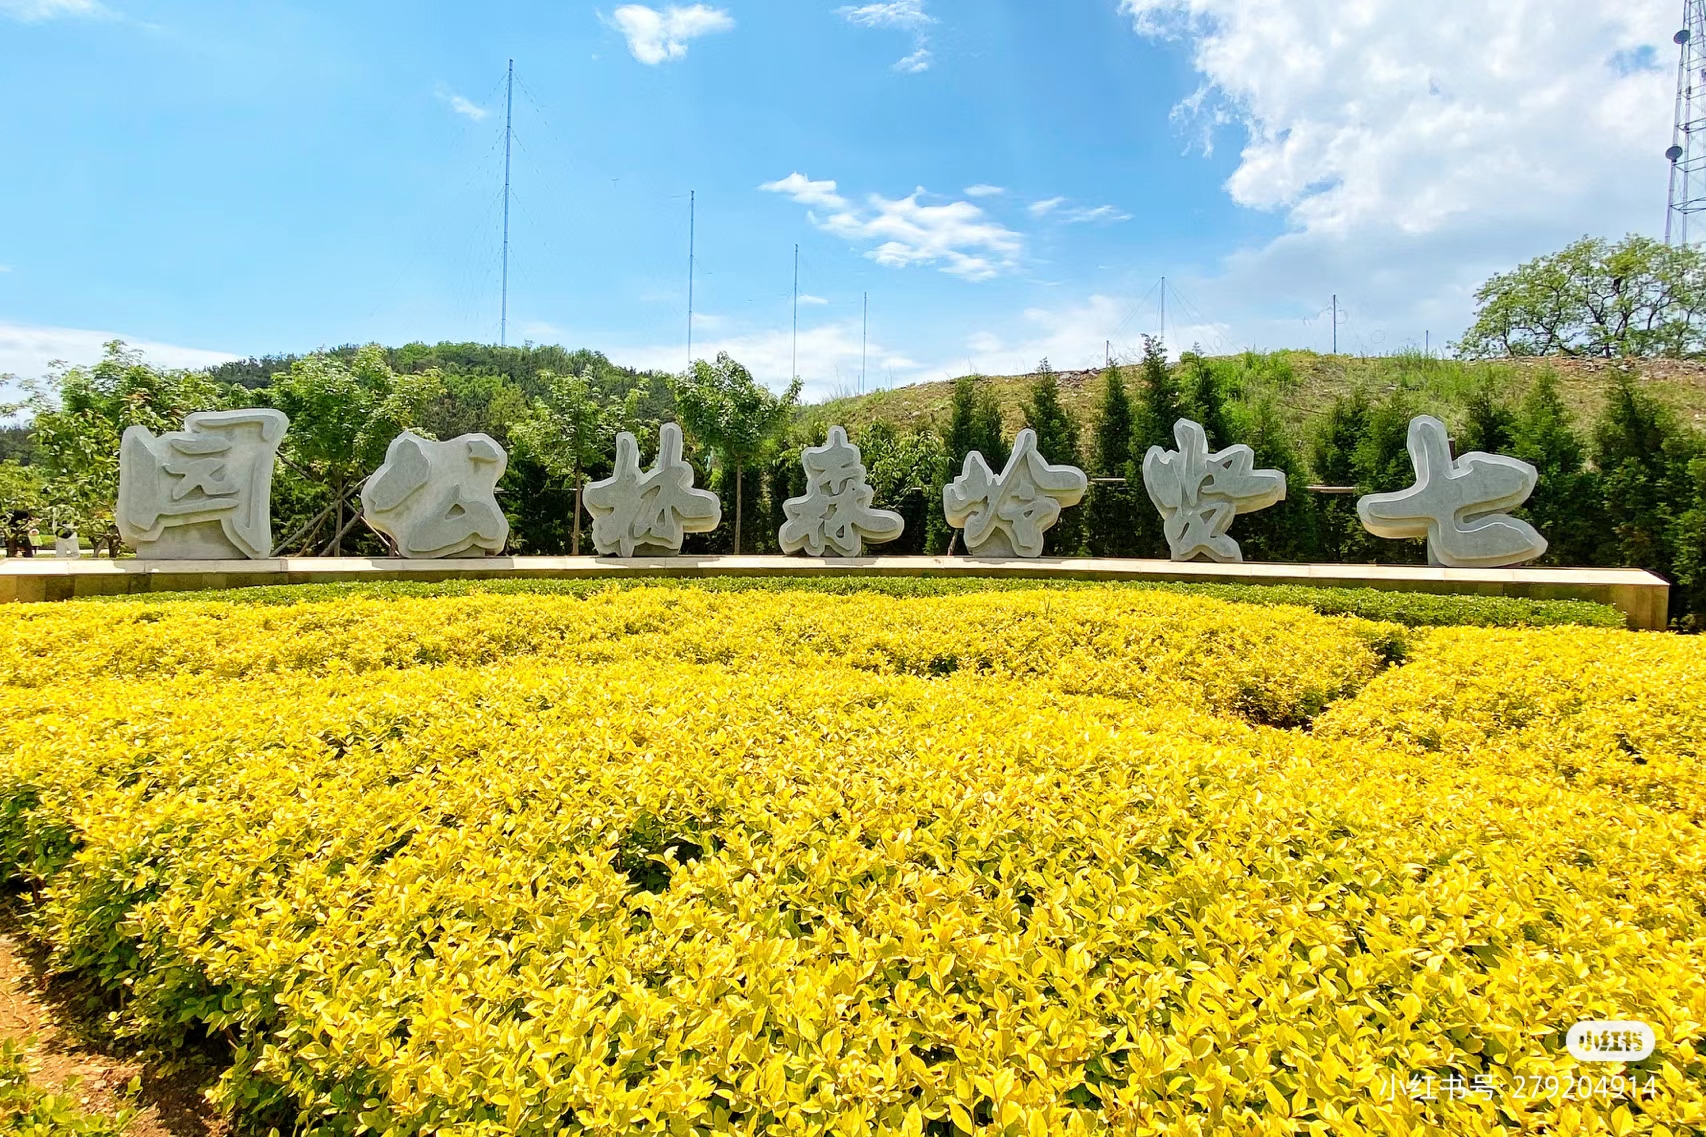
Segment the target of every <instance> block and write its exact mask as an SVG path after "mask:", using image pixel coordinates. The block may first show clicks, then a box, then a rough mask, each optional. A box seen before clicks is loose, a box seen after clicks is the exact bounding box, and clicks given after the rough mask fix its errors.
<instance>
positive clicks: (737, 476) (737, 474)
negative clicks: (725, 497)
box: [735, 466, 745, 557]
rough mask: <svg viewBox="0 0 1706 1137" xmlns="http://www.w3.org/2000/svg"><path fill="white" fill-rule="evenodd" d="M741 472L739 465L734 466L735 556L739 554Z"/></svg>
mask: <svg viewBox="0 0 1706 1137" xmlns="http://www.w3.org/2000/svg"><path fill="white" fill-rule="evenodd" d="M742 472H743V470H742V467H740V466H736V467H735V556H737V557H738V556H740V507H741V498H742V497H743V496H745V495H743V494H742V493H741V474H742Z"/></svg>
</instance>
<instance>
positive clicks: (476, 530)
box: [361, 430, 509, 560]
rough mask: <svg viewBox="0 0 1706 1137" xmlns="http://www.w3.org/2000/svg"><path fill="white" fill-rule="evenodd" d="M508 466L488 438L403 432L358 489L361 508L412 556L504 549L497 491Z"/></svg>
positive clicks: (505, 531)
mask: <svg viewBox="0 0 1706 1137" xmlns="http://www.w3.org/2000/svg"><path fill="white" fill-rule="evenodd" d="M508 467H509V455H507V454H505V453H504V449H503V447H502V446H499V445H498V443H497V440H496V439H494V438H492V437H491V436H490V435H487V434H464V435H462V436H461V437H459V438H453V439H451V440H450V441H448V442H437V441H434V440H433V439H430V438H422V437H421V436H420V435H418V434H416V433H415V432H414V431H411V430H405V431H404V432H403V433H402V434H399V435H398V436H397V437H396V438H394V439H392V441H391V445H390V447H389V448H387V450H386V451H385V463H384V465H382V466H380V467H379V469H377V470H375V471H374V472H373V476H372V477H370V478H368V479H367V484H365V485H364V486H362V487H361V513H362V516H363V517H365V518H366V519H367V523H368V524H369V525H371V526H373V528H375V529H377V530H378V531H379V532H381V533H383V534H385V535H386V536H387V537H389V538H390V539H391V541H392V543H393V544H395V545H396V547H397V552H398V554H399V555H401V556H404V557H408V558H410V559H415V560H435V559H438V558H441V557H455V556H462V555H464V554H468V553H476V554H480V555H484V554H489V553H501V552H503V548H504V543H505V542H506V541H508V540H509V519H508V518H506V517H505V516H504V514H503V510H502V509H500V508H498V499H497V488H498V480H499V479H500V478H502V477H503V476H504V471H505V470H506V469H507V468H508Z"/></svg>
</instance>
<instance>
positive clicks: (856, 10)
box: [836, 0, 936, 75]
mask: <svg viewBox="0 0 1706 1137" xmlns="http://www.w3.org/2000/svg"><path fill="white" fill-rule="evenodd" d="M836 14H837V15H839V16H841V17H842V18H843V19H844V20H846V21H847V22H848V23H850V24H856V25H858V26H859V27H862V28H898V29H901V30H903V31H909V32H911V33H912V53H911V54H910V55H907V56H905V57H903V58H901V59H897V60H895V63H894V70H896V71H899V72H901V73H902V74H905V75H918V74H920V73H922V72H925V71H928V70H930V65H931V63H933V62H935V56H934V55H932V54H931V52H930V37H929V36H927V35H925V34H924V29H925V28H928V27H929V26H930V25H931V24H934V23H935V22H936V17H934V16H932V15H930V13H928V12H926V11H925V10H924V0H887V2H886V3H878V4H860V5H849V6H848V7H845V8H837V9H836Z"/></svg>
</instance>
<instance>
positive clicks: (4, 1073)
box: [0, 1038, 133, 1137]
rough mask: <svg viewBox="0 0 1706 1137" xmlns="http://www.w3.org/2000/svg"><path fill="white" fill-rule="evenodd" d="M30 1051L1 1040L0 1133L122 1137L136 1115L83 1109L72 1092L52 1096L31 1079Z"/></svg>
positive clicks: (25, 1136) (43, 1136)
mask: <svg viewBox="0 0 1706 1137" xmlns="http://www.w3.org/2000/svg"><path fill="white" fill-rule="evenodd" d="M26 1059H27V1051H26V1048H25V1046H24V1045H23V1044H21V1043H19V1042H18V1041H17V1040H16V1039H11V1038H8V1039H5V1040H3V1041H0V1134H7V1135H8V1137H12V1135H15V1137H120V1134H122V1133H123V1132H124V1128H125V1125H126V1124H127V1123H128V1122H129V1120H130V1118H131V1116H132V1112H133V1111H131V1110H129V1109H125V1110H122V1111H120V1113H119V1115H118V1116H117V1117H102V1116H100V1115H99V1114H92V1113H88V1112H86V1111H85V1110H83V1109H82V1108H81V1107H80V1106H79V1104H78V1101H77V1099H76V1097H74V1096H73V1095H72V1093H70V1092H61V1093H50V1092H48V1091H47V1090H44V1089H42V1088H41V1087H40V1086H38V1085H36V1084H34V1083H33V1082H32V1081H31V1080H30V1069H29V1065H28V1063H27V1060H26Z"/></svg>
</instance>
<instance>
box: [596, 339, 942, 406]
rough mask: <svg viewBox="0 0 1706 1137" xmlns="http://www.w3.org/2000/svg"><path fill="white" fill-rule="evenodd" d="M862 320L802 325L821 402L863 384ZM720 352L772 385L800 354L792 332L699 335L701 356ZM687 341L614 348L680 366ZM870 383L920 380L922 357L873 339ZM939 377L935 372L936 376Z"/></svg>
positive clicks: (809, 386) (644, 362) (810, 378)
mask: <svg viewBox="0 0 1706 1137" xmlns="http://www.w3.org/2000/svg"><path fill="white" fill-rule="evenodd" d="M860 350H861V348H860V321H859V320H857V319H854V320H847V321H843V322H839V323H833V324H821V325H819V326H816V327H811V328H804V327H803V328H801V329H800V339H799V365H800V378H801V379H803V380H804V394H803V397H804V398H805V399H806V400H807V401H817V400H822V399H826V398H829V397H831V396H833V395H837V394H843V393H846V392H848V391H852V390H854V389H855V388H857V387H858V384H859V359H860ZM720 351H726V352H728V353H729V355H731V356H733V357H734V358H735V359H738V360H739V361H740V362H741V363H742V364H744V365H745V366H746V368H747V369H748V370H749V371H751V372H752V374H753V375H754V377H756V378H757V379H758V380H759V381H760V382H762V383H765V384H766V385H768V386H769V387H770V388H771V389H772V390H777V391H779V390H782V389H783V388H785V387H786V386H787V385H788V370H789V365H790V363H791V362H792V361H793V356H794V338H793V334H792V332H791V331H788V330H780V331H767V332H756V333H751V334H746V335H735V336H724V337H711V338H709V339H705V340H700V339H699V338H698V337H695V338H694V340H693V355H694V358H696V359H712V358H715V356H716V354H717V353H718V352H720ZM686 355H687V348H686V345H685V344H660V345H654V346H649V347H639V348H634V349H631V350H628V351H613V352H612V353H611V357H612V358H614V359H620V360H621V361H622V362H623V363H625V364H628V365H630V366H635V367H652V368H657V369H659V370H662V371H672V372H673V371H680V370H681V366H682V360H683V359H685V358H686ZM864 355H865V359H866V376H867V379H866V388H867V389H873V388H876V387H887V386H889V385H890V383H891V382H892V383H895V384H901V383H909V382H913V381H916V380H917V379H919V378H923V377H925V375H926V373H925V372H924V370H923V369H922V365H920V364H919V363H918V362H917V361H916V360H913V359H911V358H909V357H907V356H906V355H904V354H902V353H900V352H897V351H894V350H891V349H890V348H888V347H885V346H884V345H883V344H882V343H881V342H880V341H879V340H878V339H876V338H872V339H870V340H869V341H868V342H867V343H866V344H865V345H864ZM933 377H934V376H933Z"/></svg>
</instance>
